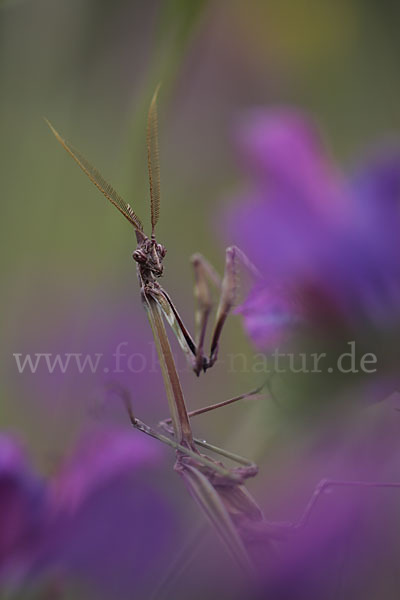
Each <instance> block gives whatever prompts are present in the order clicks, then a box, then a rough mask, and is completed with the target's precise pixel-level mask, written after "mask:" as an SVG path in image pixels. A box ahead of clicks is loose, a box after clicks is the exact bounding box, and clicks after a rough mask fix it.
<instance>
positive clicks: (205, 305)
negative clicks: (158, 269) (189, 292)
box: [191, 254, 222, 375]
mask: <svg viewBox="0 0 400 600" xmlns="http://www.w3.org/2000/svg"><path fill="white" fill-rule="evenodd" d="M191 263H192V265H193V270H194V296H195V298H196V301H197V305H196V309H195V323H196V339H197V347H196V359H195V367H194V372H195V373H196V375H199V374H200V372H201V371H202V370H204V371H206V369H207V368H208V367H209V361H208V360H207V358H206V356H205V355H204V340H205V335H206V330H207V324H208V319H209V316H210V312H211V310H212V306H213V303H212V299H211V293H210V288H209V285H208V281H209V280H211V281H212V282H213V283H214V285H216V286H217V287H218V288H219V289H220V288H221V285H222V283H221V278H220V276H219V275H218V273H217V272H216V271H215V269H214V268H213V267H212V265H210V263H209V262H208V261H207V260H206V259H205V258H204V257H203V256H202V255H201V254H194V255H193V256H192V258H191Z"/></svg>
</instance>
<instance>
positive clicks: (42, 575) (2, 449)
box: [0, 430, 175, 598]
mask: <svg viewBox="0 0 400 600" xmlns="http://www.w3.org/2000/svg"><path fill="white" fill-rule="evenodd" d="M161 456H162V455H161V449H160V448H158V447H157V445H155V444H154V443H153V442H152V441H150V440H147V439H146V438H144V437H143V438H141V437H139V436H137V435H135V434H133V433H132V432H131V431H129V432H121V431H110V430H107V431H97V432H96V433H92V434H88V435H87V436H86V438H85V439H84V441H83V443H81V444H79V445H78V446H77V448H76V449H75V451H74V453H73V455H72V457H71V458H70V459H69V460H67V461H66V463H65V464H64V466H63V467H62V468H60V469H59V470H58V472H57V473H56V474H55V475H54V476H53V477H52V479H51V480H49V481H47V482H44V481H42V480H41V479H40V478H39V477H38V476H36V475H35V474H34V473H33V472H32V471H31V469H30V468H29V467H28V465H27V464H26V462H25V460H24V459H23V456H22V454H21V452H20V450H19V447H18V445H17V443H16V442H15V441H13V440H12V439H11V438H5V437H4V436H3V437H1V438H0V495H1V515H0V525H1V528H0V575H3V577H4V581H6V582H7V581H10V574H11V576H12V578H13V581H14V585H15V582H16V581H19V582H20V584H21V585H22V586H25V587H26V586H29V583H30V582H38V581H39V582H40V581H43V582H45V585H46V586H47V585H49V581H50V583H51V585H54V584H56V586H57V588H58V589H61V590H62V589H63V587H64V584H66V583H67V582H68V581H70V580H75V581H76V580H78V581H81V582H82V583H84V584H86V585H87V586H89V587H91V588H92V589H94V590H97V595H98V594H100V593H101V594H104V595H110V596H111V597H118V598H124V597H131V593H132V589H135V590H136V591H137V592H138V593H139V592H140V591H141V590H143V589H144V588H143V586H144V587H145V586H146V585H147V586H149V585H150V586H151V585H153V582H152V573H153V570H154V569H155V568H157V565H162V562H163V559H165V556H168V551H170V550H171V547H172V540H173V537H174V525H175V519H174V516H173V511H172V507H171V506H170V505H169V504H168V502H167V501H166V500H165V498H164V496H163V495H162V493H161V490H160V489H159V488H158V489H157V485H156V484H155V483H154V481H157V479H158V474H159V471H158V466H159V464H160V461H161Z"/></svg>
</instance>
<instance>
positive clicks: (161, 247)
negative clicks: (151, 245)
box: [157, 244, 167, 258]
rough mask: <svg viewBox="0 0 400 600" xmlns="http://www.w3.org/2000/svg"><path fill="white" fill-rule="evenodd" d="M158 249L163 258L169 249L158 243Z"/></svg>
mask: <svg viewBox="0 0 400 600" xmlns="http://www.w3.org/2000/svg"><path fill="white" fill-rule="evenodd" d="M157 250H158V253H159V254H160V256H161V258H164V256H165V255H166V254H167V250H166V248H164V246H163V245H162V244H157Z"/></svg>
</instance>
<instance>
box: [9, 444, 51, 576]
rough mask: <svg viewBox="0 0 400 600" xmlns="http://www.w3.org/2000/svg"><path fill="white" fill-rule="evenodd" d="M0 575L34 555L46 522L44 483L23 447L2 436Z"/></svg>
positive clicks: (19, 565)
mask: <svg viewBox="0 0 400 600" xmlns="http://www.w3.org/2000/svg"><path fill="white" fill-rule="evenodd" d="M0 506H1V510H0V572H1V573H4V572H7V571H8V570H12V569H14V568H15V567H16V566H18V567H19V568H21V566H22V564H24V563H26V564H27V562H28V560H29V555H30V553H31V552H32V553H33V552H34V549H35V546H36V543H37V542H38V540H39V538H40V535H41V533H42V529H43V527H44V525H45V520H46V514H47V513H46V509H47V495H46V489H45V486H44V483H43V481H42V480H41V479H40V478H39V477H38V476H37V475H36V474H35V473H34V472H33V471H32V469H31V467H30V466H29V464H28V461H27V459H26V456H25V453H24V451H23V449H22V447H21V445H20V444H19V443H18V442H17V441H16V440H15V439H14V438H13V437H11V436H9V435H6V434H1V435H0Z"/></svg>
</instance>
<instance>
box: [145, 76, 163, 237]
mask: <svg viewBox="0 0 400 600" xmlns="http://www.w3.org/2000/svg"><path fill="white" fill-rule="evenodd" d="M159 89H160V84H158V86H157V88H156V91H155V92H154V94H153V98H152V100H151V102H150V108H149V113H148V117H147V165H148V168H149V183H150V200H151V235H152V237H154V230H155V227H156V224H157V221H158V218H159V216H160V160H159V152H158V117H157V96H158V90H159Z"/></svg>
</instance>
